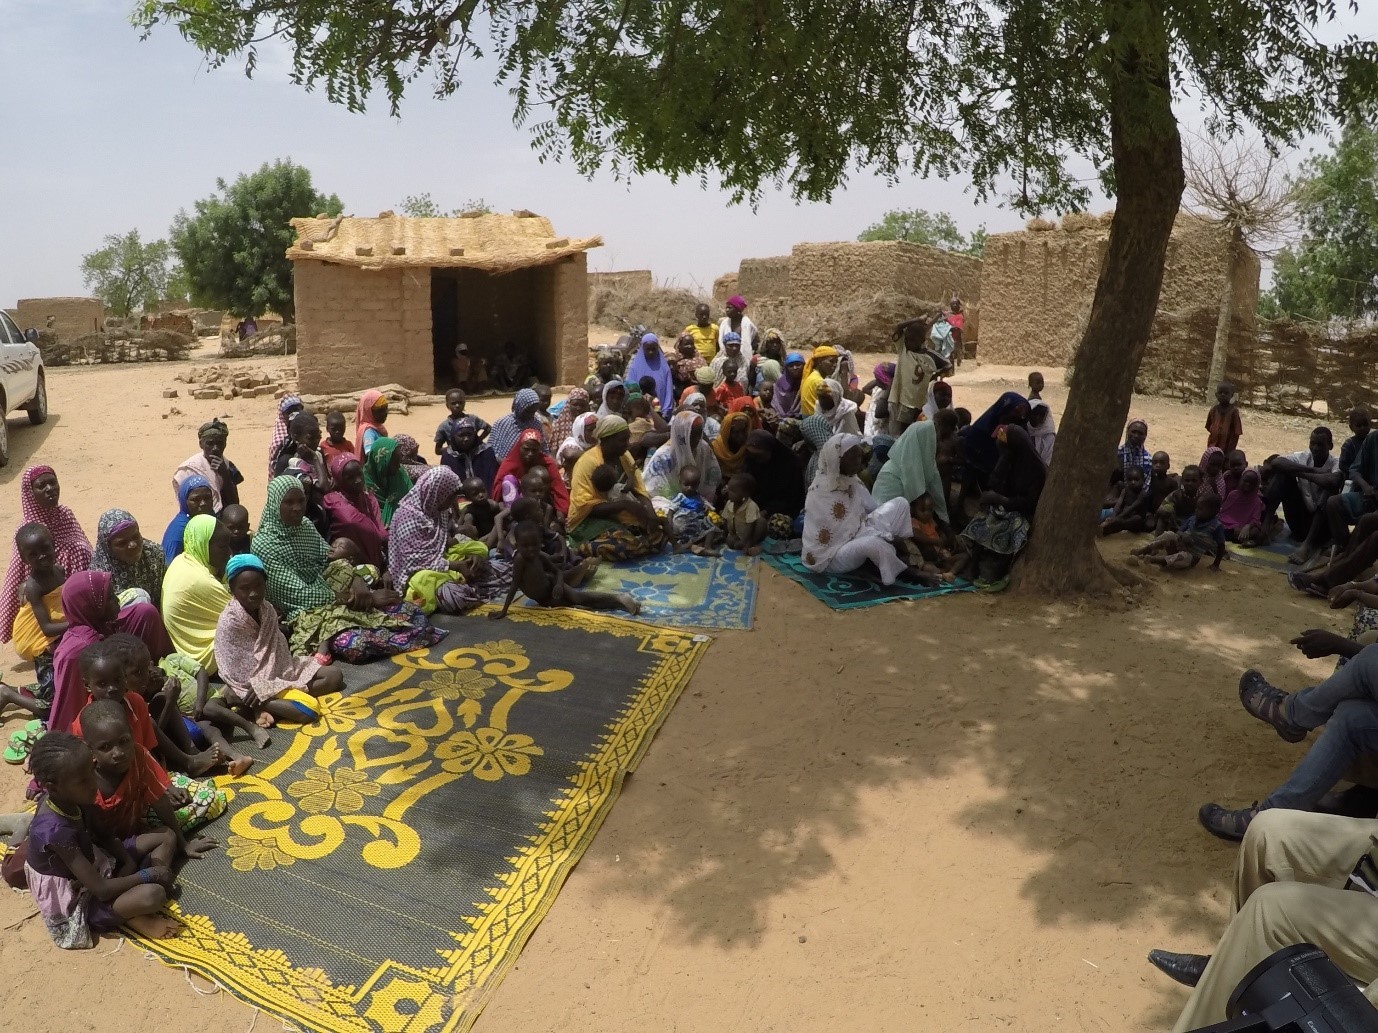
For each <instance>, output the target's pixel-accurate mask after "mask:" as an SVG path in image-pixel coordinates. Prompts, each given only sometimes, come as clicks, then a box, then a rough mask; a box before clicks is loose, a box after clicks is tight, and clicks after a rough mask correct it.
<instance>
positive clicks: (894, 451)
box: [872, 420, 947, 523]
mask: <svg viewBox="0 0 1378 1033" xmlns="http://www.w3.org/2000/svg"><path fill="white" fill-rule="evenodd" d="M872 494H873V495H875V498H876V501H877V502H889V501H890V500H891V499H904V500H905V501H906V502H913V501H914V500H915V499H917V498H918V497H919V496H920V495H927V496H928V497H929V498H931V499H932V500H933V512H934V514H936V516H937V517H938V519H939V520H941V521H943V523H946V522H947V498H946V497H945V496H944V492H943V481H942V478H941V477H940V476H939V475H938V429H937V428H936V427H934V426H933V422H932V421H931V420H920V421H918V422H917V423H911V424H910V425H909V426H908V427H906V428H905V429H904V433H903V434H901V435H900V436H899V438H898V439H897V440H896V441H895V443H894V444H893V445H891V446H890V458H889V459H887V460H886V462H885V465H884V466H882V467H881V468H880V473H879V474H878V475H877V476H876V485H875V488H874V489H872Z"/></svg>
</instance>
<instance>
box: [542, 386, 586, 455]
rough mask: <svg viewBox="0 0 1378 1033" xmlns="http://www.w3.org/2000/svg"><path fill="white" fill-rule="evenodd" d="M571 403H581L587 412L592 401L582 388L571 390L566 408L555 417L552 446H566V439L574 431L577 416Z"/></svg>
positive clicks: (566, 400)
mask: <svg viewBox="0 0 1378 1033" xmlns="http://www.w3.org/2000/svg"><path fill="white" fill-rule="evenodd" d="M571 402H579V403H581V404H582V405H583V407H584V411H585V412H587V411H588V409H589V405H590V404H591V399H590V398H589V393H588V392H587V391H585V390H584V389H583V388H582V387H575V388H571V389H570V392H569V397H568V398H566V399H565V405H564V408H563V409H561V410H560V415H559V416H557V417H555V424H554V426H552V427H551V428H550V441H551V443H552V444H564V441H565V439H566V438H568V437H569V436H570V434H571V433H572V432H573V430H574V418H575V416H576V415H577V414H576V413H575V411H574V407H573V406H571V405H570V403H571Z"/></svg>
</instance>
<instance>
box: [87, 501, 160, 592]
mask: <svg viewBox="0 0 1378 1033" xmlns="http://www.w3.org/2000/svg"><path fill="white" fill-rule="evenodd" d="M91 569H92V570H103V571H105V572H106V573H107V574H109V575H110V579H111V580H112V581H113V582H114V584H115V595H116V596H120V597H124V595H125V593H126V592H136V591H137V592H142V593H144V596H145V598H142V599H141V600H140V601H142V602H148V603H152V604H153V605H154V606H161V605H162V602H163V574H164V573H165V572H166V570H167V565H166V563H165V562H164V560H163V550H162V548H161V547H160V546H158V545H156V544H154V543H153V542H150V541H149V540H148V539H147V538H145V537H144V536H143V535H142V534H140V533H139V522H138V521H137V520H135V519H134V517H133V516H132V515H131V514H129V513H126V512H125V511H124V510H122V509H107V510H106V511H105V512H104V513H102V514H101V515H100V522H99V523H98V524H97V525H96V551H95V553H94V554H93V555H92V556H91Z"/></svg>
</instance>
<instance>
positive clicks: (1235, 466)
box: [1225, 448, 1249, 497]
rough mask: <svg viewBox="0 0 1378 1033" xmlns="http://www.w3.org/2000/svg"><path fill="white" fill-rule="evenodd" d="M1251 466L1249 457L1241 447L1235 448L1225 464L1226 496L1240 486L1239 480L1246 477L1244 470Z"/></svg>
mask: <svg viewBox="0 0 1378 1033" xmlns="http://www.w3.org/2000/svg"><path fill="white" fill-rule="evenodd" d="M1248 468H1249V457H1248V456H1246V455H1245V454H1244V453H1243V452H1242V451H1241V450H1240V449H1237V448H1236V449H1235V450H1234V451H1233V452H1231V453H1230V454H1229V456H1228V457H1227V460H1226V466H1225V492H1226V497H1228V495H1229V493H1230V492H1232V491H1234V490H1235V489H1236V488H1238V487H1239V482H1240V480H1241V479H1243V477H1244V471H1245V470H1247V469H1248Z"/></svg>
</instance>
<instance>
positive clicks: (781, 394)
mask: <svg viewBox="0 0 1378 1033" xmlns="http://www.w3.org/2000/svg"><path fill="white" fill-rule="evenodd" d="M791 362H804V356H802V355H800V354H799V353H798V352H790V353H789V354H788V355H786V356H785V365H786V366H788V365H789V364H790V363H791ZM806 365H807V363H806ZM803 387H804V380H803V378H802V377H800V379H799V386H798V387H795V386H794V385H793V384H791V383H790V382H789V377H787V376H785V373H784V371H783V370H781V372H780V379H778V380H777V381H775V390H774V393H773V394H772V395H771V398H770V407H771V408H772V409H774V410H775V411H776V412H777V413H779V414H780V415H781V416H782V417H785V418H787V419H788V418H790V417H793V418H795V419H798V418H799V416H800V415H802V413H803V410H802V409H801V407H800V400H799V395H800V392H801V391H802V389H803Z"/></svg>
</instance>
